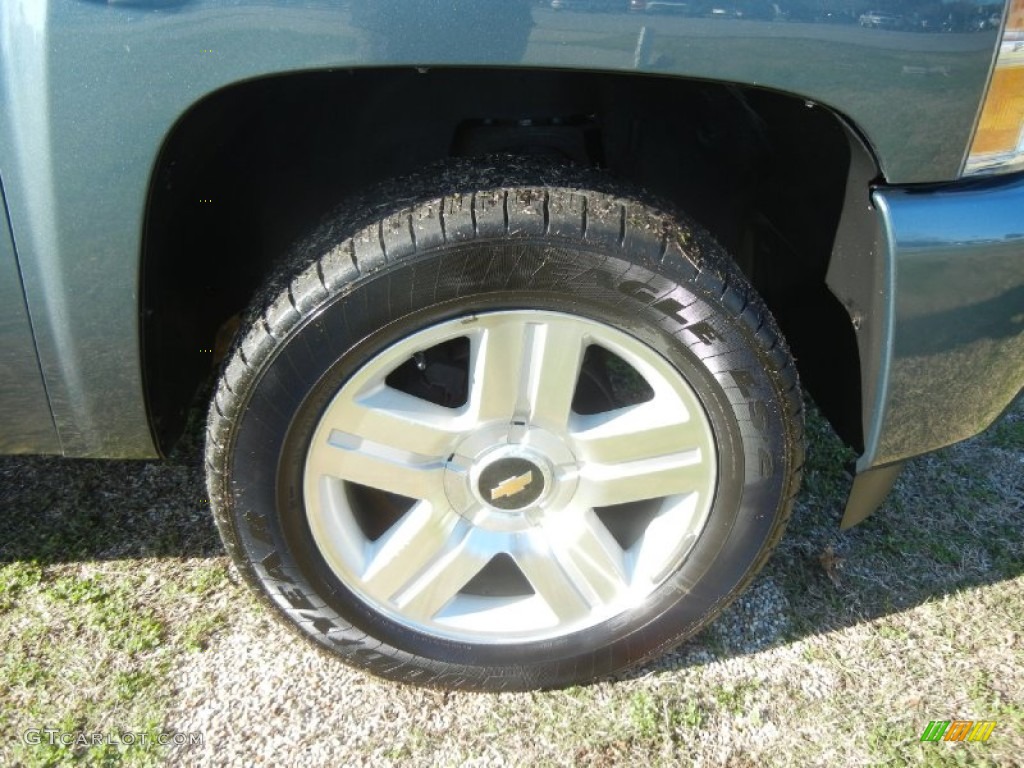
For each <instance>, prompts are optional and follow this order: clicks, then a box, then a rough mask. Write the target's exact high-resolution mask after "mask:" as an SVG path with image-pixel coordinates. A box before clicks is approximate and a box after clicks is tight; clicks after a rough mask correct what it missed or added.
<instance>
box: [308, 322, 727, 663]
mask: <svg viewBox="0 0 1024 768" xmlns="http://www.w3.org/2000/svg"><path fill="white" fill-rule="evenodd" d="M505 322H519V323H524V322H525V323H529V324H540V325H552V324H566V323H569V324H575V325H581V324H582V325H584V326H586V327H587V331H586V334H585V335H584V338H585V339H586V340H587V342H588V343H595V344H598V345H599V346H602V347H604V348H606V349H607V350H609V351H611V352H613V353H615V354H616V355H618V356H619V357H621V358H622V359H623V360H625V361H626V362H627V363H629V364H630V365H631V367H632V366H634V365H635V364H637V363H640V364H642V367H643V368H644V370H643V371H642V372H641V373H642V375H643V376H644V378H645V379H646V380H648V384H651V385H654V384H655V383H656V384H657V386H656V387H655V389H656V390H657V391H659V392H661V393H662V394H664V393H665V392H667V391H671V392H673V393H675V395H677V396H678V400H679V402H678V403H677V405H678V406H679V407H681V408H683V409H684V410H685V411H686V412H687V413H688V418H690V419H693V420H694V421H696V422H698V423H699V428H700V430H701V431H702V432H703V434H704V436H705V438H706V443H707V449H705V450H703V451H702V455H701V460H700V462H699V463H700V465H701V467H702V469H703V475H704V476H703V483H702V486H701V487H700V488H699V489H697V490H696V491H694V492H693V493H689V494H685V496H686V498H685V499H684V498H683V496H681V495H678V494H677V495H674V496H671V497H670V496H666V497H664V498H663V499H662V502H661V503H662V506H663V507H671V506H673V505H675V506H677V507H684V506H685V507H687V508H688V509H689V510H690V511H689V513H688V514H687V515H686V516H685V517H686V518H687V521H688V522H687V523H686V525H685V527H684V528H681V529H679V530H676V531H675V532H674V536H675V541H674V543H673V545H672V547H670V550H671V551H670V553H669V555H668V556H664V557H663V558H662V559H663V560H664V562H661V563H660V564H659V565H658V568H657V571H658V572H659V573H660V576H659V577H658V578H657V579H655V580H653V581H651V582H650V583H644V584H642V585H639V586H637V587H636V588H630V589H627V590H626V591H625V592H623V593H622V594H620V595H618V596H617V597H616V598H615V599H613V600H609V601H606V602H599V603H598V604H596V605H593V606H592V607H591V609H590V610H589V611H588V612H587V613H586V615H585V616H582V617H578V618H576V619H574V620H573V621H569V622H565V621H561V620H560V619H559V618H557V617H556V619H555V620H554V621H553V622H552V621H550V620H548V621H547V622H546V623H545V622H543V621H540V620H539V619H537V615H538V612H539V611H542V610H543V608H544V606H543V605H540V604H538V599H539V597H538V595H537V593H536V590H535V594H534V595H533V596H532V597H530V596H528V595H525V594H524V595H522V597H521V600H519V601H518V604H514V603H516V601H511V602H510V601H509V600H508V599H507V598H505V599H503V600H501V601H499V602H495V601H494V600H491V599H490V598H486V597H479V598H477V597H476V596H474V597H472V598H471V599H468V604H469V605H467V600H466V599H463V597H464V596H462V595H461V593H457V594H456V598H455V600H453V603H456V602H459V601H460V600H461V601H462V603H461V604H460V605H459V609H460V611H468V615H469V616H470V618H469V619H466V618H465V617H461V618H460V617H459V611H455V612H454V614H453V613H452V612H449V613H448V614H444V615H442V614H443V613H444V612H441V613H439V614H437V615H435V616H434V617H432V618H431V619H430V620H423V619H422V618H419V617H411V616H409V615H407V614H406V613H405V612H404V611H403V610H402V609H401V608H400V607H398V606H396V604H395V602H394V601H393V599H392V598H391V597H388V596H387V595H385V594H384V593H381V592H380V591H377V590H374V589H373V588H371V587H368V585H367V583H366V581H365V579H364V578H363V576H362V575H361V571H362V570H363V567H364V566H365V562H360V559H359V556H358V555H357V556H354V553H356V552H357V551H358V550H363V551H364V553H365V550H367V549H368V548H371V549H372V543H371V542H369V539H366V538H365V537H364V540H363V541H345V540H344V536H340V535H339V533H341V532H343V528H339V526H338V525H337V521H338V519H339V516H342V517H344V516H347V517H348V518H349V522H351V521H352V519H354V515H353V511H352V506H351V503H350V501H349V500H348V498H347V496H346V494H345V492H344V483H345V482H347V481H343V480H341V479H340V478H337V477H327V476H320V475H318V474H317V473H315V472H312V471H311V467H312V466H313V465H314V461H313V459H314V457H316V456H317V455H319V454H322V453H324V452H326V451H329V450H331V447H330V446H329V445H328V444H327V442H328V441H327V440H326V436H327V434H329V433H330V429H329V427H328V426H327V425H328V423H329V421H330V418H329V417H330V414H331V412H332V410H334V409H335V408H336V406H337V404H338V402H339V399H341V398H343V397H344V396H345V395H346V392H347V391H348V390H349V389H350V388H352V387H354V386H360V385H364V384H365V383H366V381H367V380H369V379H374V378H376V379H379V380H381V381H382V380H383V379H384V377H386V376H387V375H388V374H389V373H390V372H391V371H393V370H394V369H395V368H396V367H397V366H398V365H399V364H401V362H404V361H405V360H407V359H409V358H410V357H411V356H412V354H413V353H414V352H416V351H422V350H426V349H429V348H430V347H433V346H436V345H437V344H440V343H443V342H445V341H449V340H451V339H455V338H458V337H460V336H466V335H467V330H466V329H467V328H473V331H471V332H475V331H476V330H478V329H479V327H485V328H492V327H495V325H496V324H502V323H505ZM652 375H653V376H654V378H655V379H657V381H656V382H652V381H650V379H649V378H648V377H650V376H652ZM660 402H661V401H659V403H660ZM466 411H467V409H466V408H465V407H462V408H459V409H454V410H453V414H454V415H455V418H456V419H461V420H462V422H463V423H464V425H465V427H466V432H464V433H463V434H466V433H469V432H471V433H472V434H477V440H476V442H477V443H480V442H486V438H481V437H480V436H479V433H481V432H483V433H484V434H486V432H487V430H488V429H492V428H494V429H498V428H499V427H500V429H498V431H500V430H503V429H507V428H508V425H504V424H500V425H495V424H493V423H486V424H479V423H474V422H473V420H472V418H471V417H469V416H467V413H466ZM530 428H531V429H535V431H536V433H537V434H538V435H540V437H536V436H535V437H536V439H537V441H538V442H540V443H542V444H543V443H544V441H545V440H547V441H548V444H549V448H550V440H551V437H552V436H551V435H550V434H548V431H547V430H545V429H540V428H533V427H530ZM556 439H565V440H566V442H567V443H568V450H567V451H566V453H568V454H569V455H572V450H571V447H572V441H571V439H569V438H568V437H566V436H564V435H558V436H556ZM467 442H472V435H471V437H470V438H469V439H468V440H467ZM456 443H458V441H456ZM551 450H555V449H551ZM717 450H718V448H717V443H716V439H715V434H714V431H713V429H712V427H711V423H710V420H709V417H708V415H707V412H706V411H705V409H704V407H703V405H702V403H701V400H700V397H699V395H698V394H697V393H696V391H695V390H694V389H693V387H692V386H691V385H690V384H689V382H688V381H687V380H686V378H685V377H684V376H683V374H682V373H681V372H680V371H679V370H678V367H676V366H675V365H673V364H672V363H671V362H669V361H668V360H667V359H666V358H665V357H664V356H663V355H661V353H659V352H658V351H656V350H655V349H654V348H652V347H650V346H649V345H648V344H647V343H645V342H644V341H641V340H640V339H638V338H636V337H635V336H633V335H632V334H630V333H628V332H626V331H624V330H620V329H618V328H616V327H614V326H612V325H609V324H606V323H603V322H600V321H597V320H594V319H591V318H587V317H583V316H580V315H574V314H569V313H565V312H560V311H554V310H546V309H503V310H493V311H478V312H474V313H471V314H468V315H465V316H462V317H456V318H451V319H447V320H443V321H440V322H437V323H433V324H431V325H428V326H426V327H424V328H422V329H420V330H418V331H415V332H413V333H411V334H409V335H407V336H405V337H403V338H401V339H399V340H398V341H396V342H394V343H392V344H390V345H388V346H387V347H385V348H384V349H383V350H381V351H380V352H378V353H377V354H375V355H374V356H373V357H371V358H370V359H369V360H368V361H367V362H365V363H364V364H363V365H361V366H360V367H359V368H358V369H357V370H356V371H355V373H353V374H352V375H351V376H349V377H348V378H347V379H346V381H345V382H344V383H342V385H341V386H340V387H339V389H338V391H337V392H336V393H335V394H334V395H333V396H332V398H331V400H330V402H329V403H328V405H327V406H326V408H325V410H324V412H323V413H322V414H321V417H320V419H319V420H318V422H317V424H316V426H315V428H314V432H313V437H312V439H311V441H310V444H309V447H308V449H307V452H306V459H305V462H304V465H303V469H302V476H303V493H304V499H303V508H304V510H305V517H306V522H307V524H308V525H309V528H310V531H311V533H312V536H313V540H314V543H315V545H316V547H317V549H318V551H319V554H320V556H321V557H322V558H323V559H324V561H325V562H326V564H327V566H328V568H329V569H330V570H331V572H332V573H333V574H334V576H335V577H337V578H338V579H339V580H340V581H341V583H342V584H343V585H344V587H345V588H346V589H347V590H348V591H349V592H351V593H352V594H354V595H355V596H356V597H357V598H358V599H359V600H360V601H361V602H362V603H364V604H365V605H366V606H368V607H369V608H370V609H371V610H373V611H375V612H378V613H380V614H382V615H384V616H385V617H387V618H388V619H390V620H392V621H394V622H395V623H397V624H399V625H402V626H404V627H406V628H409V629H412V630H414V631H417V632H420V633H423V634H426V635H428V636H433V637H436V638H440V639H444V640H450V641H456V642H467V643H480V644H488V645H499V644H512V643H524V642H532V641H545V640H552V639H557V638H560V637H564V636H567V635H569V634H572V633H574V632H577V631H581V630H584V629H589V628H591V627H593V626H596V625H598V624H600V623H602V622H605V621H607V620H609V619H612V618H615V617H617V616H619V615H621V614H623V613H626V612H628V611H631V610H634V609H636V608H638V607H639V606H641V605H642V604H644V603H645V602H647V601H648V600H649V599H650V598H651V596H652V594H653V593H655V592H657V591H658V590H659V589H660V588H661V587H662V586H664V584H665V582H666V581H667V580H668V579H669V578H670V577H671V575H672V574H673V573H676V572H677V571H678V570H679V568H680V567H681V566H682V564H683V563H684V562H685V561H686V560H687V558H688V556H689V554H690V552H691V551H692V548H693V545H694V544H695V543H696V541H697V540H698V538H699V537H700V535H701V533H702V531H703V529H704V528H705V526H706V524H707V521H708V518H709V517H710V514H711V509H712V505H713V502H714V498H715V495H716V492H717V482H718V457H717ZM457 452H458V446H457V445H456V446H455V450H454V451H453V454H452V455H453V456H454V455H455V454H456V453H457ZM565 455H566V454H565V453H560V454H559V461H561V462H563V463H564V462H565ZM449 458H451V457H449ZM573 458H574V460H575V466H573V467H570V468H569V469H568V470H566V472H564V473H563V474H564V475H565V476H566V477H569V478H570V479H568V480H566V479H565V477H562V479H560V480H559V482H557V483H556V482H553V481H552V480H551V478H549V477H546V478H545V482H546V483H548V484H549V485H550V486H551V487H554V488H555V489H556V490H560V491H562V493H561V496H560V497H559V495H558V493H554V492H552V491H551V488H550V487H549V488H546V489H545V492H544V493H543V494H542V495H541V497H540V500H539V501H538V502H537V504H531V505H529V506H528V507H525V508H523V509H520V510H513V511H512V516H515V515H520V516H521V517H522V518H524V519H525V520H526V521H527V522H528V523H529V522H531V521H532V520H533V515H537V516H539V517H543V516H545V515H550V514H552V511H553V512H554V515H555V517H557V515H558V514H559V510H558V509H555V510H552V509H550V508H547V509H544V508H543V507H544V506H545V505H546V504H552V503H554V504H559V503H562V504H564V503H565V499H567V498H568V499H571V498H572V495H573V493H575V483H577V482H578V480H579V478H580V477H581V476H584V475H585V474H586V471H587V469H588V468H589V465H590V464H591V462H588V461H587V460H585V459H578V458H576V457H573ZM558 468H559V471H560V472H561V471H562V470H563V469H564V466H563V464H559V465H558ZM478 476H479V472H476V473H475V474H474V480H473V482H474V483H475V482H476V480H475V478H476V477H478ZM694 496H696V498H691V497H694ZM443 503H447V502H443ZM438 506H440V505H438ZM484 506H486V505H484ZM454 511H456V513H457V518H456V519H455V520H454V523H453V525H454V526H456V527H458V526H460V525H465V524H468V525H469V526H470V527H471V528H473V529H474V530H477V529H479V530H483V531H485V532H486V533H489V534H494V535H493V536H491V537H490V538H488V536H481V537H480V540H479V541H476V542H475V546H477V547H483V549H485V550H487V548H488V546H490V547H491V548H492V549H491V550H489V551H487V552H486V553H485V554H487V556H488V557H492V556H494V555H498V554H506V552H505V550H506V549H507V548H508V539H507V537H506V538H502V535H504V533H505V532H506V531H505V529H504V528H503V527H502V526H500V525H499V526H487V525H483V524H481V523H480V520H485V519H487V515H480V516H479V519H477V517H474V516H473V515H468V514H465V513H464V512H463V511H459V510H454ZM485 511H486V510H485ZM490 512H491V513H492V515H493V513H495V512H496V513H498V514H499V515H500V514H502V513H504V512H506V511H505V510H493V509H492V510H490ZM658 514H659V515H661V514H662V512H659V513H658ZM677 517H678V516H677ZM492 528H494V530H492ZM541 528H543V526H541ZM524 529H531V525H529V524H527V525H522V526H518V525H512V526H511V528H510V530H514V531H522V530H524ZM536 529H537V526H533V527H532V529H531V530H533V532H534V533H535V532H536ZM552 530H553V529H552ZM552 530H547V531H546V532H545V534H544V535H546V536H552V535H553V533H552ZM347 531H348V533H351V531H352V526H351V525H349V526H348V527H347ZM495 531H497V533H495ZM499 534H501V535H499ZM350 538H351V537H350ZM488 542H489V544H488ZM634 548H635V547H634ZM624 555H625V556H627V557H628V556H634V557H635V556H637V553H630V552H628V551H626V552H624ZM633 565H634V566H636V565H637V564H636V563H634V564H633ZM392 597H393V596H392ZM487 601H490V603H491V604H485V603H487ZM531 602H532V603H534V605H532V606H531V605H530V603H531ZM495 611H498V612H499V615H501V613H500V612H504V614H507V615H505V616H504V619H503V620H500V621H498V622H495V621H494V616H495ZM531 612H532V615H533V617H534V619H535V620H534V621H533V622H532V623H531V622H529V621H527V622H526V623H525V625H519V628H517V624H516V623H517V621H521V620H522V619H523V617H526V616H530V615H531ZM474 614H475V615H476V616H477V617H478V618H477V619H475V620H474V619H473V618H472V617H473V615H474ZM453 616H454V618H453ZM522 626H525V628H522Z"/></svg>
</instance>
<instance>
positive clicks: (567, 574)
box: [515, 510, 629, 620]
mask: <svg viewBox="0 0 1024 768" xmlns="http://www.w3.org/2000/svg"><path fill="white" fill-rule="evenodd" d="M544 535H545V536H546V537H547V540H548V541H551V542H552V548H551V549H548V548H546V547H544V546H543V545H542V544H539V545H535V546H531V547H529V548H528V549H525V550H524V551H520V552H517V553H516V554H515V557H516V562H517V564H518V565H519V566H520V568H521V569H522V571H523V573H524V574H525V575H526V578H527V579H529V580H530V583H531V584H532V585H533V588H534V590H536V592H537V594H538V595H540V596H541V598H542V599H543V600H544V601H545V603H547V605H548V607H549V608H550V609H551V611H552V612H553V613H554V614H555V615H556V616H558V617H559V619H560V620H569V619H571V618H572V617H573V616H575V615H577V614H578V613H579V612H581V611H584V612H585V611H588V610H591V609H594V608H600V607H601V606H604V605H606V604H610V603H613V602H614V601H615V600H616V599H618V598H619V597H620V596H621V595H622V593H623V592H624V591H625V590H626V589H627V588H628V586H629V585H628V578H627V575H626V567H625V560H624V558H623V553H622V549H621V548H620V547H619V545H618V543H617V542H616V541H615V539H614V538H613V537H612V535H611V534H610V533H609V532H608V529H607V528H605V527H604V525H603V524H602V523H601V521H600V520H599V519H598V518H597V515H595V514H594V513H593V511H591V510H586V511H585V512H580V513H578V514H574V515H573V516H572V517H571V518H570V519H569V520H563V521H561V523H560V524H552V525H550V526H549V527H548V528H547V531H546V533H545V534H544Z"/></svg>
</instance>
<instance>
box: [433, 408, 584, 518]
mask: <svg viewBox="0 0 1024 768" xmlns="http://www.w3.org/2000/svg"><path fill="white" fill-rule="evenodd" d="M513 435H514V436H515V438H516V439H515V440H513V439H512V437H513ZM577 482H578V465H577V463H576V458H575V457H574V456H573V454H572V451H570V450H569V449H568V447H567V446H566V444H565V441H564V440H562V439H561V438H559V437H557V436H555V435H553V434H551V433H550V432H547V431H545V430H543V429H538V428H536V427H526V428H525V429H520V430H518V431H515V430H512V429H510V427H509V425H507V424H491V425H488V426H485V427H483V428H482V429H479V430H476V431H474V432H472V433H471V434H470V435H469V436H467V438H466V439H465V440H464V441H462V443H460V444H459V446H458V447H457V448H456V450H455V451H454V452H453V453H452V454H451V456H449V458H448V460H447V461H446V462H445V472H444V488H445V494H446V495H447V497H448V501H449V502H450V503H451V505H452V508H453V509H454V510H455V511H456V512H458V513H459V514H460V515H462V516H463V517H464V518H466V519H467V520H469V521H470V522H471V523H472V524H473V525H475V526H477V527H479V528H483V529H486V530H491V531H505V532H509V531H522V530H526V529H527V528H530V527H532V526H535V525H538V524H539V523H540V521H541V520H542V519H543V518H545V517H547V516H550V515H552V514H557V511H558V510H560V509H563V508H564V507H565V506H566V504H568V503H569V500H570V499H571V498H572V495H573V493H575V490H576V485H577Z"/></svg>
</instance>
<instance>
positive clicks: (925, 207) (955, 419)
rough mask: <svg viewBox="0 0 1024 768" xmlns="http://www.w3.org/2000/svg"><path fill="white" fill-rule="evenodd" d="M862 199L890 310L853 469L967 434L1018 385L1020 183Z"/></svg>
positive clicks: (1022, 294)
mask: <svg viewBox="0 0 1024 768" xmlns="http://www.w3.org/2000/svg"><path fill="white" fill-rule="evenodd" d="M874 200H875V203H876V205H877V207H878V209H879V211H880V216H881V219H882V224H883V227H884V230H885V232H886V239H887V240H888V242H889V254H888V263H889V265H890V270H889V271H890V275H891V283H892V286H891V294H890V295H891V297H892V302H893V307H892V320H891V323H890V325H889V336H890V341H889V343H888V344H887V345H886V348H887V352H886V360H885V361H884V363H883V365H882V366H881V374H880V378H881V381H880V382H879V387H878V391H879V393H880V396H879V403H878V406H877V408H876V409H875V410H874V420H873V425H872V428H871V430H870V432H869V435H868V439H867V440H866V442H867V451H866V452H865V454H864V456H863V457H862V458H861V463H860V466H861V468H862V469H866V468H868V467H870V466H877V465H883V464H889V463H892V462H896V461H899V460H901V459H904V458H907V457H909V456H913V455H916V454H919V453H923V452H926V451H930V450H934V449H936V448H942V447H943V446H946V445H949V444H951V443H954V442H957V441H958V440H963V439H965V438H968V437H971V436H972V435H974V434H976V433H978V432H979V431H981V430H982V429H984V428H985V427H987V426H988V425H989V424H991V423H992V422H993V421H994V420H995V419H996V418H997V417H998V416H999V415H1000V414H1001V413H1002V412H1003V410H1005V409H1006V407H1007V406H1008V405H1009V404H1010V403H1011V402H1012V401H1013V399H1014V398H1015V397H1016V396H1017V395H1018V394H1019V393H1020V391H1021V388H1022V386H1024V175H1017V176H1013V177H1004V178H997V179H992V180H986V181H979V182H974V183H966V182H964V183H959V184H955V185H951V186H948V187H936V188H930V189H913V188H910V189H879V190H877V191H876V192H875V194H874Z"/></svg>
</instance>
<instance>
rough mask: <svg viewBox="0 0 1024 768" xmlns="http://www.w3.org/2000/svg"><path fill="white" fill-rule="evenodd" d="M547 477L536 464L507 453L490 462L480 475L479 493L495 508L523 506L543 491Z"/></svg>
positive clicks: (532, 501) (528, 504)
mask: <svg viewBox="0 0 1024 768" xmlns="http://www.w3.org/2000/svg"><path fill="white" fill-rule="evenodd" d="M546 485H547V478H545V476H544V473H543V472H542V471H541V468H540V467H539V466H537V464H536V463H535V462H533V461H531V460H530V459H528V458H525V457H521V456H506V457H504V458H499V459H497V460H496V461H493V462H491V463H490V464H487V465H486V466H485V467H484V468H483V471H481V472H480V476H479V477H478V478H477V492H478V493H479V494H480V498H482V499H483V500H484V501H485V502H486V503H488V504H490V505H491V506H492V507H497V508H498V509H504V510H516V509H523V508H524V507H528V506H530V505H531V504H533V503H534V502H535V501H537V499H539V498H540V497H541V496H542V495H543V494H544V489H545V487H546Z"/></svg>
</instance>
